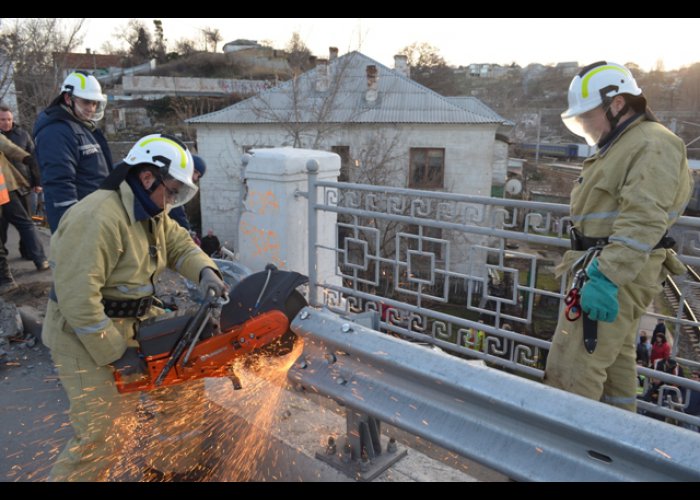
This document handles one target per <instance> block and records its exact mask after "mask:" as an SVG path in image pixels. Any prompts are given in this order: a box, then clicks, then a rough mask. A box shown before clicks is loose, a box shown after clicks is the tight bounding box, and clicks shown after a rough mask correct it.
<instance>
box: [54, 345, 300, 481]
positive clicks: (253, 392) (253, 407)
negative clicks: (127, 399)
mask: <svg viewBox="0 0 700 500" xmlns="http://www.w3.org/2000/svg"><path fill="white" fill-rule="evenodd" d="M302 349H303V346H302V343H301V342H297V345H296V346H295V348H294V350H293V352H291V353H289V354H288V355H286V356H282V357H266V356H262V355H259V356H248V357H247V358H245V359H242V360H240V361H239V362H238V363H236V365H235V366H234V367H233V369H234V372H235V373H236V374H237V375H238V377H239V379H240V381H241V383H242V385H243V389H242V390H240V391H233V390H231V388H230V386H228V385H226V387H224V385H225V384H221V385H218V386H217V387H221V390H222V391H224V390H225V391H230V392H227V393H226V397H227V398H229V399H232V400H233V404H232V406H231V408H235V411H230V410H227V409H225V408H222V407H221V406H219V405H218V404H216V403H214V402H213V401H212V399H215V400H217V401H218V400H219V399H220V397H219V396H221V395H217V394H214V395H213V396H214V397H212V394H209V396H210V398H208V397H207V394H206V391H205V389H204V379H201V380H195V381H191V382H188V383H183V384H180V385H176V386H171V387H167V388H163V389H157V390H154V391H151V392H147V393H143V394H141V396H140V397H139V396H134V397H135V398H137V399H139V401H138V405H137V406H138V410H137V411H136V412H132V413H131V414H128V415H121V416H120V417H118V418H116V419H114V420H112V421H111V430H110V432H109V434H108V437H107V438H106V439H105V443H104V444H105V445H106V447H107V448H108V450H110V451H111V455H110V456H108V457H106V458H105V459H103V460H101V461H98V463H97V464H96V467H95V468H96V469H99V470H101V471H103V472H102V473H101V474H100V475H99V480H106V481H173V480H175V481H183V480H184V481H207V480H216V481H251V480H264V479H266V478H267V479H273V480H274V478H275V477H279V476H281V475H282V473H283V472H284V467H289V464H288V463H283V462H282V461H281V460H280V463H278V457H277V456H274V447H273V446H272V445H273V438H272V437H271V436H272V434H273V432H272V431H273V430H274V426H275V424H276V422H277V421H278V420H279V418H280V417H281V418H284V417H285V416H288V412H283V411H282V409H281V408H279V407H278V406H279V403H280V400H281V397H282V395H283V393H284V391H285V388H286V387H287V371H288V369H289V368H290V367H291V366H292V364H293V362H294V361H295V360H296V359H297V358H298V356H299V355H300V353H301V351H302ZM57 451H58V450H52V453H56V452H57ZM73 479H78V477H75V478H73Z"/></svg>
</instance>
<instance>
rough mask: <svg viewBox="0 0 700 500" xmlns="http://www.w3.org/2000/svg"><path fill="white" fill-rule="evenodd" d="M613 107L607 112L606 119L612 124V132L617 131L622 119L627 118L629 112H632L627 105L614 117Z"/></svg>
mask: <svg viewBox="0 0 700 500" xmlns="http://www.w3.org/2000/svg"><path fill="white" fill-rule="evenodd" d="M611 108H612V106H608V109H607V111H606V112H605V118H607V119H608V122H609V123H610V132H612V131H613V130H615V128H617V125H618V123H620V118H622V117H623V116H625V115H626V114H627V112H628V111H629V110H630V107H629V106H628V105H627V103H625V105H624V107H623V108H622V109H621V110H620V112H619V113H618V114H617V115H615V116H613V114H612V112H611V111H610V110H611Z"/></svg>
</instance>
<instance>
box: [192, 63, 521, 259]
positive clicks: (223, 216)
mask: <svg viewBox="0 0 700 500" xmlns="http://www.w3.org/2000/svg"><path fill="white" fill-rule="evenodd" d="M333 56H334V54H333V52H331V57H333ZM403 62H405V61H404V60H403V59H402V58H401V57H398V58H397V61H396V63H397V68H399V69H398V70H397V69H391V68H388V67H386V66H384V65H382V64H380V63H378V62H377V61H375V60H374V59H371V58H370V57H367V56H366V55H364V54H361V53H359V52H350V53H348V54H345V55H343V56H342V57H334V58H333V59H332V60H331V61H330V62H329V61H326V60H319V61H318V64H317V66H316V67H315V68H314V69H313V70H311V71H308V72H307V73H304V74H303V75H301V76H300V77H299V78H297V79H295V80H290V81H287V82H285V83H283V84H281V85H279V86H277V87H274V88H272V89H270V90H267V91H265V92H262V93H260V94H258V95H257V96H255V97H252V98H249V99H246V100H244V101H241V102H238V103H236V104H234V105H233V106H230V107H228V108H225V109H222V110H220V111H217V112H214V113H210V114H206V115H202V116H197V117H194V118H191V119H189V120H187V121H188V123H189V124H190V125H192V126H193V127H195V128H196V131H197V143H198V148H199V154H201V155H202V156H203V157H204V158H205V159H206V160H207V163H208V167H209V170H208V172H207V175H206V177H204V178H203V179H202V181H200V182H201V191H202V196H201V209H202V226H203V229H208V228H212V229H214V232H215V233H216V234H217V235H219V237H220V238H222V241H223V240H226V241H229V242H230V243H232V244H233V245H234V246H235V247H236V248H238V241H237V230H238V221H239V220H240V216H241V210H242V209H243V196H244V192H243V191H244V190H243V183H242V179H243V177H244V172H243V168H242V164H241V158H242V156H243V154H244V153H245V152H247V151H248V150H250V149H253V148H264V147H278V146H291V147H302V148H310V149H322V150H327V151H334V152H336V153H338V155H339V156H340V158H341V180H348V181H351V182H362V183H371V184H378V185H391V186H397V187H405V188H415V189H428V190H439V191H450V192H458V193H465V194H472V195H482V196H490V194H491V185H492V176H493V174H492V172H493V165H494V161H495V159H494V151H495V150H496V145H495V142H496V134H497V133H498V132H501V131H502V130H503V127H507V126H508V124H509V122H507V121H506V120H505V119H503V118H502V117H500V116H499V115H498V114H497V113H495V112H494V111H492V110H491V109H489V108H488V107H487V106H485V105H484V104H483V103H481V102H480V101H478V100H477V99H474V98H460V99H454V98H446V97H443V96H441V95H439V94H437V93H435V92H433V91H432V90H430V89H428V88H426V87H424V86H422V85H420V84H418V83H416V82H415V81H413V80H411V79H409V78H408V77H407V76H406V70H407V68H406V67H405V65H403V64H402V63H403ZM499 161H501V160H499ZM503 161H504V160H503Z"/></svg>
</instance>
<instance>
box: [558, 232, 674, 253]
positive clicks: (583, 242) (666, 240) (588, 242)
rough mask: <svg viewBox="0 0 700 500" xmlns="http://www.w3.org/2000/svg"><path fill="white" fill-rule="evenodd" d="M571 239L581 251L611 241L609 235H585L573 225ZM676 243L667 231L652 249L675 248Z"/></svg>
mask: <svg viewBox="0 0 700 500" xmlns="http://www.w3.org/2000/svg"><path fill="white" fill-rule="evenodd" d="M569 239H570V240H571V249H572V250H581V251H585V250H589V249H591V248H593V247H599V248H602V247H604V246H605V245H607V244H608V243H609V242H608V238H607V237H605V238H602V237H601V238H597V237H592V236H584V235H583V234H581V233H580V232H579V231H578V230H577V229H576V228H574V227H572V228H571V230H570V231H569ZM675 245H676V240H674V239H673V238H671V237H670V236H669V235H668V232H667V233H666V234H664V236H663V238H661V240H659V242H658V243H657V244H656V246H655V247H654V248H652V250H657V249H659V248H673V247H674V246H675Z"/></svg>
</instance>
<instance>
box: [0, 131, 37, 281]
mask: <svg viewBox="0 0 700 500" xmlns="http://www.w3.org/2000/svg"><path fill="white" fill-rule="evenodd" d="M13 161H21V162H23V163H25V164H26V165H33V164H34V163H35V160H34V158H33V157H32V155H30V154H29V153H28V152H27V151H25V150H24V149H22V148H20V147H18V146H16V145H15V143H13V142H12V141H11V140H10V139H8V138H7V137H5V136H4V135H2V134H0V169H2V173H3V176H4V177H5V185H6V187H7V190H8V191H9V195H10V201H9V202H7V203H6V204H5V207H4V208H3V214H2V217H3V219H4V221H3V222H4V223H10V224H12V225H13V226H14V227H15V228H16V229H17V232H18V233H19V236H20V239H21V240H22V243H23V246H24V249H25V251H26V253H27V256H28V257H30V259H31V260H33V261H34V265H35V266H36V268H37V270H38V271H48V270H49V261H48V260H47V259H46V253H45V252H44V246H43V245H42V244H41V240H40V239H39V234H38V233H37V230H36V226H35V225H34V221H32V218H31V217H30V215H29V214H28V213H27V210H26V209H25V208H24V204H23V202H22V196H21V194H20V189H21V188H22V187H26V188H28V187H29V184H28V182H27V180H26V179H25V178H24V176H23V175H22V174H21V173H20V172H19V171H18V170H17V168H16V167H15V166H14V165H13V164H12V162H13ZM2 244H3V246H4V242H2Z"/></svg>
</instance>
